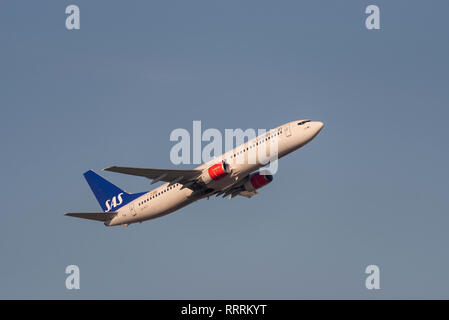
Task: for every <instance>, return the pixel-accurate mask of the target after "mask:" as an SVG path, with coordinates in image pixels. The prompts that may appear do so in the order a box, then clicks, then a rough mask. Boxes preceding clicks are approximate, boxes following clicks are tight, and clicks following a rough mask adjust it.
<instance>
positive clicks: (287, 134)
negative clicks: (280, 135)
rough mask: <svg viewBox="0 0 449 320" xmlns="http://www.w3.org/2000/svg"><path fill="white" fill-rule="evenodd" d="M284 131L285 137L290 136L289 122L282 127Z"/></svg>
mask: <svg viewBox="0 0 449 320" xmlns="http://www.w3.org/2000/svg"><path fill="white" fill-rule="evenodd" d="M284 131H285V136H286V137H290V136H291V135H292V132H291V130H290V123H289V124H287V125H286V126H285V127H284Z"/></svg>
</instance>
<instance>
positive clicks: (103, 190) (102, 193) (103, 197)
mask: <svg viewBox="0 0 449 320" xmlns="http://www.w3.org/2000/svg"><path fill="white" fill-rule="evenodd" d="M84 178H85V179H86V181H87V183H88V184H89V187H90V189H91V190H92V192H93V193H94V195H95V198H97V201H98V203H99V204H100V206H101V208H102V209H103V211H104V212H110V211H116V210H118V209H119V208H121V207H123V206H124V205H126V204H128V203H129V202H131V201H133V200H134V199H137V198H138V197H140V196H141V195H143V194H144V193H145V192H143V193H133V194H131V193H127V192H125V191H123V190H122V189H120V188H119V187H117V186H116V185H114V184H112V183H110V182H109V181H107V180H106V179H104V178H103V177H101V176H99V175H98V174H96V173H95V172H93V171H92V170H89V171H87V172H85V173H84Z"/></svg>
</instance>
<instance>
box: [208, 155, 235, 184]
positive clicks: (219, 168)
mask: <svg viewBox="0 0 449 320" xmlns="http://www.w3.org/2000/svg"><path fill="white" fill-rule="evenodd" d="M229 173H231V170H230V168H229V165H228V164H227V163H226V162H224V161H223V162H221V163H217V164H214V165H213V166H210V167H209V168H207V169H205V170H204V171H203V173H202V174H201V181H202V182H203V183H204V184H208V183H210V182H212V181H217V180H220V179H222V178H224V177H225V176H227V175H228V174H229Z"/></svg>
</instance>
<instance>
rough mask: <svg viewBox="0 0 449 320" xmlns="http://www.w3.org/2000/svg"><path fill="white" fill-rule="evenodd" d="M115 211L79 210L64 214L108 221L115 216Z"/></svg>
mask: <svg viewBox="0 0 449 320" xmlns="http://www.w3.org/2000/svg"><path fill="white" fill-rule="evenodd" d="M116 214H117V212H80V213H70V212H69V213H66V214H64V215H65V216H70V217H75V218H82V219H89V220H97V221H108V220H111V219H112V218H114V217H115V216H116Z"/></svg>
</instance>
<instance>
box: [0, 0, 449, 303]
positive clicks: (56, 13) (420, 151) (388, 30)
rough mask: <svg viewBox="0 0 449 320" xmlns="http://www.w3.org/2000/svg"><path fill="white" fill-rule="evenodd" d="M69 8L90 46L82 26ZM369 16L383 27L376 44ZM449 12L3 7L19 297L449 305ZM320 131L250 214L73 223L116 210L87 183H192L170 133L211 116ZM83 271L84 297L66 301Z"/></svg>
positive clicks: (1, 73)
mask: <svg viewBox="0 0 449 320" xmlns="http://www.w3.org/2000/svg"><path fill="white" fill-rule="evenodd" d="M69 4H77V5H78V6H79V7H80V10H81V29H80V30H77V31H67V30H66V29H65V18H66V15H65V7H66V6H67V5H69ZM370 4H377V5H378V6H379V7H380V10H381V30H377V31H368V30H367V29H365V24H364V20H365V17H366V15H365V14H364V11H365V8H366V6H368V5H370ZM448 10H449V4H448V3H447V2H446V1H432V2H431V3H429V2H425V1H394V2H391V1H375V0H373V1H338V2H337V1H276V2H275V1H244V2H242V1H214V2H211V1H197V0H192V1H133V2H131V3H129V2H125V1H82V0H77V1H59V2H58V3H57V2H55V1H10V0H8V1H2V2H1V4H0V39H1V43H2V49H1V50H0V87H1V88H2V89H1V94H0V106H1V110H2V116H1V117H0V130H1V135H0V137H1V146H2V157H1V158H0V165H1V168H2V169H3V170H2V179H1V180H2V183H1V184H0V191H1V194H2V197H1V199H2V204H3V209H2V217H3V219H2V223H1V224H0V253H1V257H2V259H1V264H0V298H62V299H72V298H73V299H79V298H148V299H169V298H174V299H185V298H194V299H196V298H207V299H216V298H234V299H244V298H248V299H250V298H252V299H280V298H285V299H301V298H343V299H345V298H361V299H378V298H446V299H447V298H448V297H449V289H448V288H449V279H448V276H447V270H449V257H448V255H447V243H448V241H449V235H448V233H447V225H448V224H449V217H448V210H447V209H448V201H447V192H448V189H449V188H448V186H449V184H448V181H449V173H448V169H447V163H448V150H447V138H448V134H447V129H446V128H447V124H446V121H447V118H448V114H449V112H448V108H447V106H448V104H449V97H448V85H449V80H448V79H449V64H448V61H447V58H448V56H449V42H448V36H449V29H448V26H447V22H446V21H447V12H448ZM303 118H310V119H314V120H320V121H323V122H324V123H325V128H324V129H323V131H322V132H321V133H320V135H319V136H318V137H317V138H316V139H315V140H314V141H312V142H311V143H310V144H309V145H307V146H306V147H304V148H303V149H301V150H299V151H298V152H296V153H294V154H291V155H289V156H288V157H286V158H284V159H282V160H281V161H280V166H279V172H278V173H277V174H276V175H275V177H274V181H273V183H272V184H270V185H269V186H267V187H265V188H264V189H262V190H261V192H260V194H259V195H258V196H257V197H254V198H252V199H251V200H248V199H246V198H237V199H233V200H227V199H221V198H220V199H214V200H212V199H211V200H203V201H200V202H197V203H194V204H193V205H191V206H188V207H186V208H184V209H182V210H180V211H178V212H176V213H174V214H172V215H168V216H166V217H164V218H161V219H157V220H153V221H149V222H146V223H142V224H138V225H132V226H130V227H128V228H121V227H114V228H106V227H104V226H103V225H102V224H101V223H95V222H91V221H82V220H77V219H73V218H68V217H64V216H63V213H64V212H67V211H75V212H77V211H81V212H82V211H97V210H99V209H100V207H99V205H98V203H97V202H96V200H95V198H94V196H93V194H92V193H91V191H90V189H89V187H88V185H87V184H86V183H85V181H84V179H83V177H82V173H83V172H85V171H86V170H88V169H93V170H95V171H97V172H99V171H100V170H101V169H102V168H104V167H107V166H110V165H130V166H140V167H153V168H173V167H174V166H173V165H172V164H171V163H170V157H169V156H170V149H171V147H172V146H173V144H174V143H173V142H170V140H169V137H170V132H171V131H172V130H173V129H176V128H186V129H189V130H191V127H192V121H194V120H201V121H202V124H203V128H204V129H205V128H218V129H220V130H222V131H223V132H224V129H226V128H243V129H246V128H272V127H276V126H278V125H280V124H282V123H285V122H288V121H291V120H296V119H303ZM183 168H190V166H184V167H183ZM104 177H106V178H107V179H109V180H111V181H112V182H113V183H116V184H117V185H119V186H120V187H122V188H124V189H126V190H128V191H130V192H138V191H144V190H149V189H150V185H149V181H148V180H145V179H139V178H136V177H128V176H122V175H118V174H113V173H104ZM70 264H76V265H78V266H79V267H80V271H81V289H80V290H76V291H75V290H72V291H69V290H67V289H66V288H65V278H66V274H65V273H64V271H65V267H66V266H67V265H70ZM370 264H376V265H378V266H379V268H380V272H381V283H380V284H381V289H380V290H377V291H372V290H371V291H368V290H367V289H366V288H365V286H364V283H365V278H366V275H365V274H364V271H365V267H366V266H368V265H370Z"/></svg>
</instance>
